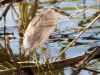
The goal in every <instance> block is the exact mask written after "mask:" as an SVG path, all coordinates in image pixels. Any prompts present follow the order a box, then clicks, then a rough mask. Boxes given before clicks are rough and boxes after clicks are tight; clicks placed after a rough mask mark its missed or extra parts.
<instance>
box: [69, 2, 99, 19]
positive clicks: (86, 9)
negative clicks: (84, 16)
mask: <svg viewBox="0 0 100 75" xmlns="http://www.w3.org/2000/svg"><path fill="white" fill-rule="evenodd" d="M98 2H100V0H96V1H95V2H94V3H93V4H91V5H90V6H88V7H86V8H85V9H83V10H81V11H79V12H77V13H74V14H72V15H71V16H70V17H72V16H74V15H77V14H79V13H81V12H85V11H86V10H87V9H89V8H90V7H92V6H93V5H95V4H96V3H98Z"/></svg>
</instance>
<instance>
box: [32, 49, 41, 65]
mask: <svg viewBox="0 0 100 75" xmlns="http://www.w3.org/2000/svg"><path fill="white" fill-rule="evenodd" d="M33 51H34V57H35V61H36V65H37V67H39V65H40V63H39V61H38V58H37V53H36V48H34V50H33Z"/></svg>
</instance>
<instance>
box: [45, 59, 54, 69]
mask: <svg viewBox="0 0 100 75" xmlns="http://www.w3.org/2000/svg"><path fill="white" fill-rule="evenodd" d="M43 64H44V66H47V67H48V69H49V70H50V68H54V66H53V65H52V64H51V63H50V62H49V61H48V59H45V60H44V63H43Z"/></svg>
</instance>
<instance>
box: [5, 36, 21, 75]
mask: <svg viewBox="0 0 100 75" xmlns="http://www.w3.org/2000/svg"><path fill="white" fill-rule="evenodd" d="M5 40H6V48H7V50H8V51H9V53H10V56H11V57H12V60H13V62H14V64H15V66H16V68H17V70H18V75H22V71H21V69H20V66H19V64H18V63H17V60H16V58H15V57H14V55H13V52H12V50H11V48H10V44H9V38H8V36H7V35H6V36H5Z"/></svg>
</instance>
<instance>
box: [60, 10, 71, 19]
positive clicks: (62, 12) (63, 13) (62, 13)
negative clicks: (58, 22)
mask: <svg viewBox="0 0 100 75" xmlns="http://www.w3.org/2000/svg"><path fill="white" fill-rule="evenodd" d="M59 13H60V14H61V15H65V16H68V17H70V16H71V15H70V14H68V13H66V12H64V11H62V10H60V11H59Z"/></svg>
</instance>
